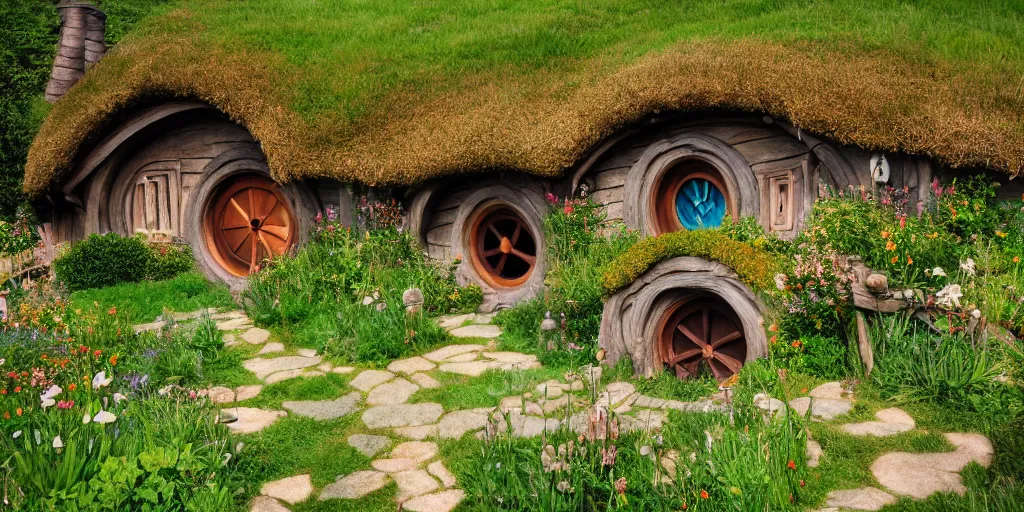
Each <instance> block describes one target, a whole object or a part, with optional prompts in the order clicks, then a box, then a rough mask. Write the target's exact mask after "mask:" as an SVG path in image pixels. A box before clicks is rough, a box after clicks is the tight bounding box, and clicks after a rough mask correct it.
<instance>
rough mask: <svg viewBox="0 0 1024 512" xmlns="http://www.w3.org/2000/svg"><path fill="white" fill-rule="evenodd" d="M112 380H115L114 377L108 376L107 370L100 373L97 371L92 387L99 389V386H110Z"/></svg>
mask: <svg viewBox="0 0 1024 512" xmlns="http://www.w3.org/2000/svg"><path fill="white" fill-rule="evenodd" d="M111 380H113V379H112V378H110V379H108V378H107V372H105V371H103V372H99V373H97V374H96V375H95V376H94V377H93V378H92V388H93V389H99V388H102V387H104V386H109V385H110V381H111Z"/></svg>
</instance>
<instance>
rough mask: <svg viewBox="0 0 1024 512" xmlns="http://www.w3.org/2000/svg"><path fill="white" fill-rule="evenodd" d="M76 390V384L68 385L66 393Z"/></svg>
mask: <svg viewBox="0 0 1024 512" xmlns="http://www.w3.org/2000/svg"><path fill="white" fill-rule="evenodd" d="M76 389H78V384H75V383H74V382H72V383H71V384H68V391H74V390H76Z"/></svg>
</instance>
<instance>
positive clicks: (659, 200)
mask: <svg viewBox="0 0 1024 512" xmlns="http://www.w3.org/2000/svg"><path fill="white" fill-rule="evenodd" d="M652 204H653V207H654V212H652V213H653V216H654V222H655V225H656V228H657V231H658V233H659V234H660V233H669V232H672V231H680V230H684V229H685V230H694V229H705V228H716V227H719V226H721V225H722V222H723V221H724V220H725V216H726V214H728V213H731V205H730V201H729V192H728V190H727V189H726V187H725V184H724V182H723V181H722V179H721V177H720V175H719V173H718V171H717V170H715V168H714V166H712V165H711V164H708V163H706V162H702V161H699V160H690V161H686V162H683V163H681V164H679V165H676V166H674V167H672V168H671V169H669V170H668V171H667V172H665V174H664V175H663V176H662V178H661V179H660V180H659V182H658V184H657V186H656V187H655V190H654V197H653V203H652Z"/></svg>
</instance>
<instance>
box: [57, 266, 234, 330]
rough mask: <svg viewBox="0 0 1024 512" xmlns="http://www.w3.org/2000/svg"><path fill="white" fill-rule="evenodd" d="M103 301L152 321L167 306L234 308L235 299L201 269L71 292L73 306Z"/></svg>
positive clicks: (136, 318)
mask: <svg viewBox="0 0 1024 512" xmlns="http://www.w3.org/2000/svg"><path fill="white" fill-rule="evenodd" d="M94 302H96V303H99V305H100V306H101V307H102V308H103V309H107V308H110V307H116V308H117V310H118V312H120V313H122V314H123V315H125V317H126V318H128V319H129V320H130V321H131V322H134V323H145V322H152V321H153V319H155V318H156V317H157V316H158V315H160V314H161V313H163V310H164V308H167V309H170V310H171V311H175V312H187V311H195V310H197V309H201V308H208V307H214V308H231V309H234V308H235V307H236V306H235V302H234V300H233V299H232V298H231V293H230V292H228V288H227V287H226V286H224V285H223V284H213V283H211V282H209V281H208V280H207V279H206V277H204V276H203V275H202V274H200V273H198V272H187V273H185V274H182V275H179V276H177V277H175V278H173V279H168V280H166V281H157V282H148V281H143V282H140V283H126V284H120V285H116V286H111V287H108V288H98V289H92V290H82V291H78V292H74V293H72V294H71V309H72V310H76V309H81V310H86V309H89V308H91V307H93V303H94Z"/></svg>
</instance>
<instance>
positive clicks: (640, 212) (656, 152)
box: [622, 133, 761, 235]
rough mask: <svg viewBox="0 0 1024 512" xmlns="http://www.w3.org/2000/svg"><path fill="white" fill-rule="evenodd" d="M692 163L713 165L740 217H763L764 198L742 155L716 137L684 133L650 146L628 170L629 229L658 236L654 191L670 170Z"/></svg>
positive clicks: (626, 217)
mask: <svg viewBox="0 0 1024 512" xmlns="http://www.w3.org/2000/svg"><path fill="white" fill-rule="evenodd" d="M691 159H695V160H701V161H703V162H707V163H709V164H711V165H712V166H714V167H715V169H716V170H717V171H718V172H719V174H721V175H722V179H723V180H724V181H725V187H726V189H727V191H726V194H727V195H728V196H729V197H730V198H731V199H732V201H733V202H734V205H733V207H735V208H736V209H737V210H738V211H739V216H740V217H755V218H759V217H760V215H761V195H760V194H759V193H758V189H757V180H756V179H755V178H754V171H752V170H751V169H750V165H749V164H747V160H746V159H745V158H743V155H741V154H740V153H739V151H736V149H734V148H733V147H732V146H730V145H729V144H728V143H725V142H723V141H721V140H719V139H716V138H714V137H710V136H707V135H703V134H699V133H684V134H682V135H679V136H676V137H674V138H671V139H665V140H661V141H659V142H656V143H654V144H651V145H650V146H649V147H648V148H647V150H646V151H644V153H643V155H641V156H640V159H639V160H638V161H637V162H636V163H635V164H633V166H632V167H631V168H630V169H629V173H628V174H627V175H626V185H625V190H624V191H623V194H622V204H623V209H622V220H623V221H624V222H625V223H626V226H628V227H629V228H630V229H635V230H638V231H641V232H642V233H644V234H647V235H656V234H658V230H657V225H656V222H655V219H654V215H653V213H654V206H655V205H654V204H652V200H653V192H654V191H653V188H654V187H655V186H656V185H657V183H658V182H659V181H660V180H661V177H662V176H663V175H664V174H665V173H666V172H667V171H668V170H670V169H672V167H674V166H675V165H676V164H678V163H679V162H682V161H684V160H691Z"/></svg>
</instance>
